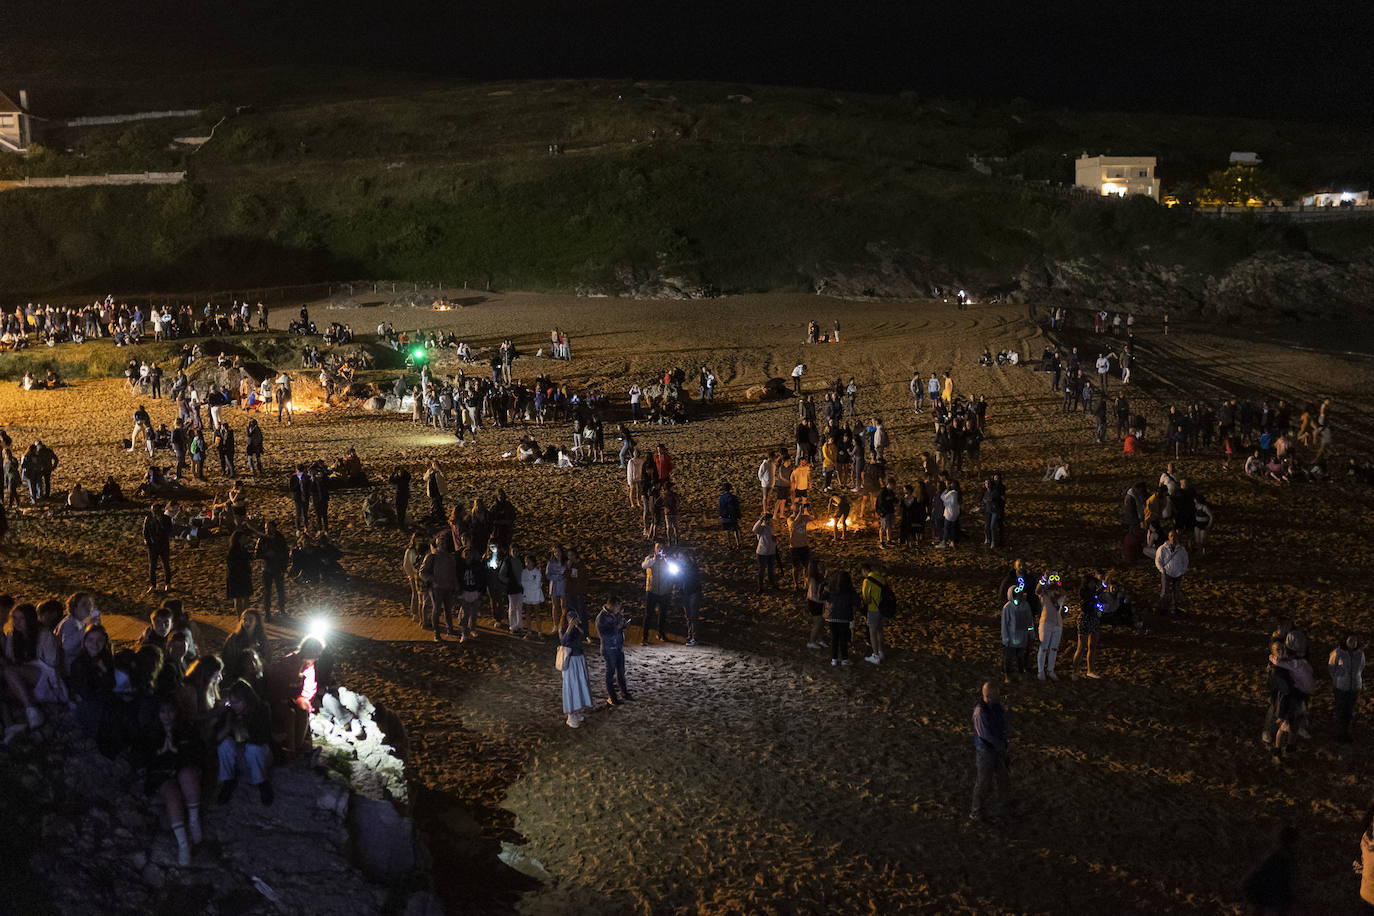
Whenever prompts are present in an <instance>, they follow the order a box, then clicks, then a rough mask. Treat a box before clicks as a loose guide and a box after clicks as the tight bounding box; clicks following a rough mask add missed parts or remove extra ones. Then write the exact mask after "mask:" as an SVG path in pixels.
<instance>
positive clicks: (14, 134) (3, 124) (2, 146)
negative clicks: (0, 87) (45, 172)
mask: <svg viewBox="0 0 1374 916" xmlns="http://www.w3.org/2000/svg"><path fill="white" fill-rule="evenodd" d="M27 95H28V93H26V92H21V93H19V101H20V103H21V105H22V104H23V103H27V102H28V99H27V98H26V96H27ZM21 105H16V104H14V103H13V102H11V101H10V99H9V96H7V95H5V94H4V93H3V92H0V152H7V153H22V152H24V151H26V150H27V149H28V148H29V113H28V112H27V111H25V110H24V108H23V107H21Z"/></svg>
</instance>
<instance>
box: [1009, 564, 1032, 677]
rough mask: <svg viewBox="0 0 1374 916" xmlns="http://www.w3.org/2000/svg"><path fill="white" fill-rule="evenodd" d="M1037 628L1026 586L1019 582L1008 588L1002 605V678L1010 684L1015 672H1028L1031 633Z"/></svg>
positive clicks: (1019, 673) (1018, 673)
mask: <svg viewBox="0 0 1374 916" xmlns="http://www.w3.org/2000/svg"><path fill="white" fill-rule="evenodd" d="M1034 629H1035V617H1034V615H1033V614H1032V612H1031V606H1030V600H1029V598H1028V596H1027V594H1026V588H1025V586H1023V585H1021V584H1020V583H1017V584H1016V585H1013V586H1012V587H1011V588H1009V589H1007V603H1006V604H1004V605H1002V680H1003V682H1005V683H1008V684H1010V683H1011V678H1012V675H1013V674H1016V675H1021V674H1025V673H1026V668H1027V667H1028V662H1029V661H1030V634H1031V633H1032V632H1033V631H1034Z"/></svg>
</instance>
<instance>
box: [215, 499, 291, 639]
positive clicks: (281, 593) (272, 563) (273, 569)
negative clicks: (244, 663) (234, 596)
mask: <svg viewBox="0 0 1374 916" xmlns="http://www.w3.org/2000/svg"><path fill="white" fill-rule="evenodd" d="M256 553H257V557H258V559H260V560H262V619H263V620H268V621H270V620H271V619H272V589H273V588H275V589H276V590H277V613H278V614H281V615H283V616H285V615H286V567H287V563H288V561H289V560H290V559H291V546H290V545H289V544H287V543H286V538H285V537H284V536H283V535H282V533H281V531H279V530H278V529H277V523H276V522H274V521H273V522H268V523H267V531H266V533H265V534H264V535H263V536H262V537H260V538H258V544H257V551H256ZM225 661H226V662H227V661H228V659H226V660H225Z"/></svg>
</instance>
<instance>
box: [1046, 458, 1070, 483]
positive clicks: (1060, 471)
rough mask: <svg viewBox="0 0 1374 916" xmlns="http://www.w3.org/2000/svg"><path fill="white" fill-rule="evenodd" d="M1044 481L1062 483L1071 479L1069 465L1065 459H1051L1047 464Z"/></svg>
mask: <svg viewBox="0 0 1374 916" xmlns="http://www.w3.org/2000/svg"><path fill="white" fill-rule="evenodd" d="M1042 479H1043V480H1053V481H1056V482H1058V481H1061V480H1068V479H1069V463H1068V462H1067V461H1065V460H1064V459H1063V458H1050V459H1048V460H1047V461H1046V462H1045V476H1044V477H1043V478H1042Z"/></svg>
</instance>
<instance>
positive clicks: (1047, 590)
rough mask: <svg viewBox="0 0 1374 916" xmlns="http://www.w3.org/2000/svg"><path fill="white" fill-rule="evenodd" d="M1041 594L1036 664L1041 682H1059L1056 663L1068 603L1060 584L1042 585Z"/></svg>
mask: <svg viewBox="0 0 1374 916" xmlns="http://www.w3.org/2000/svg"><path fill="white" fill-rule="evenodd" d="M1037 591H1038V592H1039V594H1040V632H1039V634H1038V635H1039V636H1040V650H1039V651H1038V652H1037V653H1036V656H1035V664H1036V670H1037V672H1038V676H1039V678H1040V680H1042V681H1043V680H1045V678H1049V679H1050V680H1052V681H1057V680H1059V678H1058V677H1056V676H1055V673H1054V661H1055V658H1056V657H1057V656H1058V655H1059V643H1060V641H1061V640H1062V639H1063V636H1064V614H1065V613H1066V611H1067V608H1068V601H1067V600H1066V599H1065V597H1064V590H1063V589H1062V588H1060V587H1059V583H1058V582H1054V583H1048V582H1047V583H1046V584H1044V585H1041V586H1040V587H1039V588H1038V589H1037Z"/></svg>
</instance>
